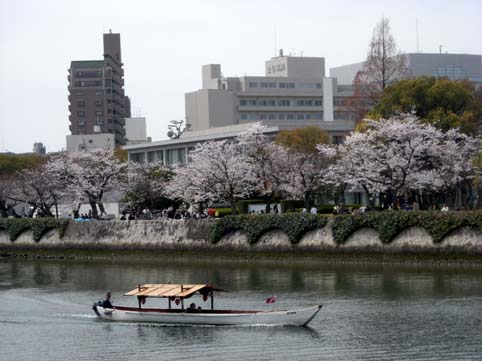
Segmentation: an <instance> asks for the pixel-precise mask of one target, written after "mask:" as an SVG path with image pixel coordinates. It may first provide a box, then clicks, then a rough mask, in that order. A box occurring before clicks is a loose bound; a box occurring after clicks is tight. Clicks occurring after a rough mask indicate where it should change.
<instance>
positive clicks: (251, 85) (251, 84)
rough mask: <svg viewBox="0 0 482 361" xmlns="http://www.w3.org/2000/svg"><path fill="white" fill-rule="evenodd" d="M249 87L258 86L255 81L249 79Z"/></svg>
mask: <svg viewBox="0 0 482 361" xmlns="http://www.w3.org/2000/svg"><path fill="white" fill-rule="evenodd" d="M249 87H250V88H257V87H258V83H257V82H255V81H250V82H249Z"/></svg>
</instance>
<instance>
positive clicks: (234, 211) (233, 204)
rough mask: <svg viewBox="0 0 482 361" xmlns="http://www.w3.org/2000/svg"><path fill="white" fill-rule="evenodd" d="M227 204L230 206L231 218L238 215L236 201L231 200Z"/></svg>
mask: <svg viewBox="0 0 482 361" xmlns="http://www.w3.org/2000/svg"><path fill="white" fill-rule="evenodd" d="M229 204H230V205H231V214H232V215H233V216H235V215H236V214H238V212H237V209H236V201H234V200H231V201H230V202H229Z"/></svg>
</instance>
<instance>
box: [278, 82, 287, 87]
mask: <svg viewBox="0 0 482 361" xmlns="http://www.w3.org/2000/svg"><path fill="white" fill-rule="evenodd" d="M278 85H279V87H280V88H286V83H279V84H278Z"/></svg>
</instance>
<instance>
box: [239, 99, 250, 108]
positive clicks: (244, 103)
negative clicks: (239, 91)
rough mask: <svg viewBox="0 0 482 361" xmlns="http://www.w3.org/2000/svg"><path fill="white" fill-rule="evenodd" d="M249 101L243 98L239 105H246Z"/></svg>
mask: <svg viewBox="0 0 482 361" xmlns="http://www.w3.org/2000/svg"><path fill="white" fill-rule="evenodd" d="M247 103H248V102H247V101H246V99H241V100H240V101H239V105H241V106H245V105H246V104H247Z"/></svg>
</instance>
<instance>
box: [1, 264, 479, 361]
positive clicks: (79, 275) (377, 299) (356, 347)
mask: <svg viewBox="0 0 482 361" xmlns="http://www.w3.org/2000/svg"><path fill="white" fill-rule="evenodd" d="M320 262H321V261H320ZM206 281H210V282H213V283H214V284H215V285H217V286H219V287H222V288H226V289H229V290H230V292H229V293H224V294H219V295H218V297H217V298H216V299H215V306H217V307H228V308H241V309H242V308H245V309H262V310H265V309H271V308H272V306H271V305H267V304H265V302H264V301H265V299H266V298H267V297H270V296H272V295H276V296H277V302H276V304H275V307H276V308H281V309H284V308H290V307H300V306H307V305H313V304H318V303H323V305H324V307H323V309H322V311H321V312H320V313H319V314H318V316H317V317H316V318H315V319H314V320H313V322H312V323H311V324H310V328H296V327H263V326H255V327H206V326H205V327H202V326H197V327H196V326H193V327H186V326H185V327H180V326H177V327H176V326H160V325H152V324H142V323H114V322H108V321H99V320H97V319H96V318H95V317H94V316H93V313H92V311H91V305H92V303H93V302H94V301H96V300H98V299H101V298H102V296H103V293H104V292H105V291H106V290H110V291H112V293H113V300H114V303H117V304H134V303H135V300H134V299H131V298H129V297H123V296H122V293H123V292H125V291H127V290H130V289H132V288H134V287H135V285H136V284H138V283H167V282H173V283H176V282H177V283H204V282H206ZM195 301H197V303H200V304H202V305H203V303H202V300H195ZM157 302H159V303H161V302H163V301H160V300H154V301H148V305H149V304H151V305H153V304H156V303H157ZM159 303H158V304H159ZM204 305H205V306H206V307H208V304H207V303H206V304H204ZM193 359H196V360H197V359H199V360H273V359H276V360H482V271H481V270H480V269H479V270H464V269H452V268H445V269H444V268H439V269H427V268H420V267H417V268H401V267H399V266H381V265H380V266H371V267H369V266H353V265H351V266H341V265H331V266H330V265H316V264H308V265H303V266H300V265H290V264H283V263H282V262H280V263H279V264H277V265H271V266H268V265H262V264H260V263H252V264H242V263H236V264H234V265H230V264H229V263H213V262H208V261H206V262H203V261H202V260H200V261H199V263H197V264H196V265H193V264H185V263H184V264H183V263H177V262H176V261H174V260H172V261H169V262H168V263H162V264H152V263H151V264H142V263H140V262H130V263H129V262H124V263H113V262H108V261H105V262H103V263H102V262H87V261H86V262H76V261H69V262H67V261H65V262H62V261H50V260H39V261H33V260H30V261H28V260H27V261H18V260H17V261H14V260H6V259H0V360H35V361H39V360H193Z"/></svg>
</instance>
